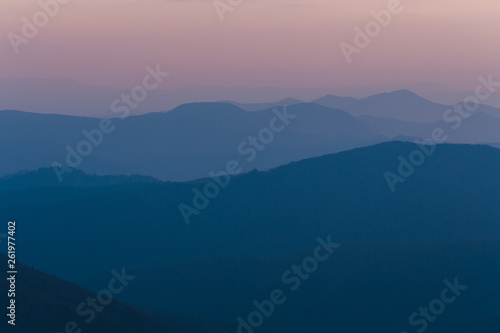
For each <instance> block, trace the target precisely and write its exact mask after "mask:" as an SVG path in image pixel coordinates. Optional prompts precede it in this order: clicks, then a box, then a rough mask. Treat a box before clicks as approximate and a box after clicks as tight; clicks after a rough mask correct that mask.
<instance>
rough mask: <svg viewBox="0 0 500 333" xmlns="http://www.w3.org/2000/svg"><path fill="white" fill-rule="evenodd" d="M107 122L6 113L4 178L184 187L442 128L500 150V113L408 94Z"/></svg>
mask: <svg viewBox="0 0 500 333" xmlns="http://www.w3.org/2000/svg"><path fill="white" fill-rule="evenodd" d="M285 105H287V111H286V113H287V114H290V115H291V116H290V119H289V124H288V123H287V124H285V125H286V127H285V128H284V130H283V131H279V132H276V133H274V134H271V137H265V136H263V138H264V139H261V137H259V135H261V134H262V133H261V131H262V130H263V129H266V128H267V129H268V128H269V126H270V121H271V120H272V119H273V118H275V117H276V114H275V111H273V110H274V109H275V108H277V110H280V111H279V112H281V113H283V112H284V111H283V110H284V109H283V107H284V106H285ZM245 110H247V111H245ZM118 115H119V114H117V115H116V116H118ZM100 122H101V120H100V119H98V118H87V117H73V116H63V115H43V114H34V113H26V112H19V111H0V139H1V141H0V153H1V154H2V155H3V156H6V157H7V158H8V159H9V161H10V162H9V163H5V164H2V165H1V166H0V176H4V175H8V174H13V173H16V172H18V171H22V170H36V169H38V168H42V167H49V166H51V165H53V163H54V162H57V164H56V165H62V166H69V167H73V168H77V169H81V170H84V171H85V172H89V173H95V174H98V175H106V174H125V175H133V174H142V175H148V176H152V177H155V178H158V179H160V180H170V181H185V180H193V179H197V178H203V177H207V176H208V174H209V173H210V172H218V171H219V170H224V169H225V167H226V164H227V163H228V161H231V160H236V161H237V162H238V163H239V165H240V166H241V172H248V171H250V170H252V169H258V170H266V169H269V168H273V167H277V166H280V165H282V164H285V163H289V162H292V161H298V160H301V159H304V158H310V157H315V156H321V155H323V154H330V153H335V152H340V151H344V150H348V149H353V148H358V147H363V146H368V145H371V144H376V143H380V142H383V141H389V140H393V139H396V140H410V141H413V140H415V139H419V140H428V139H430V138H431V137H432V133H433V131H434V130H435V129H437V128H439V129H442V130H443V131H444V132H445V133H446V142H448V143H471V144H482V143H485V144H490V145H492V146H498V145H499V144H500V133H499V132H498V131H497V130H496V129H497V128H500V109H495V108H492V107H489V106H485V105H481V106H480V107H479V109H478V110H477V111H475V112H473V113H470V114H469V113H466V114H464V113H460V112H459V111H454V109H453V107H452V106H447V105H441V104H436V103H433V102H430V101H428V100H426V99H424V98H422V97H419V96H418V95H416V94H414V93H412V92H410V91H406V90H400V91H395V92H392V93H385V94H379V95H375V96H372V97H369V98H366V99H355V98H350V97H336V96H333V95H327V96H325V97H323V98H320V99H318V100H315V101H314V102H313V103H303V102H302V101H300V100H297V99H286V100H283V101H281V102H278V103H263V104H262V103H257V104H241V103H232V102H226V103H191V104H184V105H181V106H179V107H177V108H175V109H173V110H171V111H168V112H159V113H150V114H146V115H142V116H129V117H127V118H126V119H124V120H122V119H120V118H113V121H112V123H111V125H110V126H111V127H112V131H111V133H109V134H108V133H101V135H99V134H96V133H95V130H96V129H99V124H100ZM285 122H288V120H285ZM280 123H283V121H282V120H281V121H280ZM82 131H86V132H87V135H85V134H84V133H83V132H82ZM264 134H265V133H264ZM264 134H262V135H264ZM267 135H268V136H269V133H268V134H267ZM251 137H253V138H254V140H257V143H255V142H251V140H252V139H250V138H251ZM89 138H90V139H89ZM255 138H256V139H255ZM92 140H94V143H93V144H92V145H91V147H90V150H91V153H90V154H88V156H83V155H84V154H82V153H78V149H79V146H78V145H79V144H81V143H82V142H83V141H87V142H89V141H90V142H92ZM262 140H265V142H266V144H262V142H261V141H262ZM259 142H260V143H259ZM89 145H90V143H89ZM13 147H16V148H15V149H13Z"/></svg>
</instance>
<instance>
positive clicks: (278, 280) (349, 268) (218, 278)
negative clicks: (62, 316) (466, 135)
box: [124, 237, 500, 333]
mask: <svg viewBox="0 0 500 333" xmlns="http://www.w3.org/2000/svg"><path fill="white" fill-rule="evenodd" d="M323 238H324V239H326V237H323ZM313 254H314V248H311V249H310V250H309V251H305V252H303V253H299V254H295V255H292V256H287V257H283V258H260V259H227V258H226V259H224V258H212V259H206V260H199V261H195V262H189V263H165V264H162V265H154V266H149V267H137V268H134V269H132V272H134V274H136V275H137V276H140V277H141V279H140V280H138V285H137V286H136V288H133V289H130V290H127V291H125V293H124V297H125V299H127V300H128V301H131V302H138V303H141V302H142V303H144V304H146V303H147V304H149V305H150V306H154V307H156V308H161V309H164V310H165V311H173V310H175V311H179V312H182V313H188V314H192V315H196V316H202V317H210V318H217V319H219V320H224V321H226V322H232V323H233V329H232V330H231V331H233V332H235V331H236V328H237V326H238V323H237V320H236V318H237V317H242V318H245V319H246V318H247V317H248V315H249V314H250V313H251V312H252V311H254V310H255V309H256V307H255V306H254V305H253V304H252V303H253V302H254V301H257V302H259V303H261V302H265V301H266V300H268V299H270V294H271V292H272V291H273V290H275V289H279V290H281V291H283V293H284V296H285V297H286V301H285V302H284V303H283V304H277V305H276V306H275V310H274V312H273V314H272V316H270V317H269V318H266V319H265V324H264V325H263V327H265V328H274V329H280V330H283V331H285V332H290V333H303V332H308V331H310V328H311V327H314V332H321V333H322V332H324V333H327V332H332V331H334V332H339V333H346V332H356V333H358V332H401V331H408V332H416V331H417V329H422V327H423V326H424V322H423V321H422V318H424V317H422V316H421V315H419V316H416V317H414V321H413V322H412V323H413V325H412V323H410V319H409V318H410V316H412V314H413V313H414V312H419V308H421V307H422V308H429V304H431V303H433V306H436V304H434V303H436V302H434V300H436V299H437V300H441V297H443V295H444V296H445V298H450V299H451V298H453V301H448V303H446V302H445V309H444V311H442V313H439V314H438V315H436V314H435V315H433V317H435V318H433V320H432V321H430V320H428V321H427V323H426V325H427V329H428V331H429V332H436V331H440V330H442V329H447V328H453V327H463V328H462V331H460V332H468V333H473V332H481V333H486V332H488V331H481V330H476V331H474V330H472V328H482V327H486V326H484V325H486V323H490V324H491V325H493V326H492V327H495V328H496V329H497V330H498V329H499V328H500V325H499V322H498V320H497V321H494V318H491V319H490V318H488V317H490V316H494V315H495V314H497V313H499V312H500V302H499V301H498V300H499V298H500V289H499V288H497V284H498V281H499V280H500V262H499V261H498V258H500V240H487V239H485V240H477V241H471V242H461V243H454V244H433V245H401V244H380V243H377V244H374V243H369V244H342V245H341V246H340V247H339V248H337V249H335V251H334V252H333V253H332V254H331V256H330V257H328V258H327V259H326V260H325V261H324V262H318V265H317V266H318V268H317V270H309V271H306V270H305V269H302V270H301V273H297V274H289V275H284V273H285V272H287V270H292V267H293V265H299V266H300V265H302V263H303V262H305V261H304V260H306V261H307V259H306V258H311V257H313ZM325 254H326V251H323V252H321V255H325ZM311 267H312V268H314V266H313V265H311ZM300 274H303V275H304V277H305V278H304V279H302V278H300V276H301V275H300ZM297 277H299V278H297ZM294 279H295V280H294ZM297 281H300V283H298V282H297ZM445 281H447V282H445ZM450 283H451V284H452V285H454V284H457V285H458V287H457V288H458V290H449V291H447V292H445V293H442V290H443V289H445V288H450V287H449V284H450ZM157 286H162V287H161V288H158V287H157ZM461 286H465V287H461ZM295 287H297V289H295V290H294V289H293V288H295ZM146 300H147V301H146ZM441 302H443V301H441ZM437 303H439V302H437ZM433 309H434V308H433ZM436 312H441V309H439V311H436ZM431 315H432V312H431ZM417 321H418V322H419V323H418V324H416V325H415V322H417ZM468 322H470V324H467V323H468ZM465 327H468V328H469V330H465V329H464V328H465ZM308 328H309V329H308ZM446 332H448V331H446ZM450 332H451V331H450Z"/></svg>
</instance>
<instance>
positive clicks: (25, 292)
mask: <svg viewBox="0 0 500 333" xmlns="http://www.w3.org/2000/svg"><path fill="white" fill-rule="evenodd" d="M0 261H1V262H2V265H1V267H2V270H4V268H5V271H6V265H5V264H4V263H7V257H6V256H4V255H0ZM119 273H120V274H121V271H120V272H119ZM126 273H128V272H126ZM113 277H114V276H113V274H109V278H108V279H107V281H106V283H105V284H103V285H102V286H101V287H100V288H99V289H106V290H108V291H109V290H110V289H109V282H110V281H111V279H113ZM112 286H113V287H115V288H116V290H118V289H120V288H122V287H123V288H125V289H126V288H127V286H124V285H123V284H120V282H119V280H118V279H115V283H114V284H113V285H112ZM0 287H1V289H2V293H3V292H4V291H5V294H6V293H7V292H6V291H7V290H9V284H8V281H7V280H6V279H2V280H1V282H0ZM15 290H16V292H15V294H16V296H15V301H16V303H15V304H16V320H15V324H16V325H15V326H12V325H10V324H7V323H6V322H7V320H6V319H5V318H6V317H5V314H3V317H5V318H3V320H2V322H1V324H0V331H1V332H30V333H31V332H54V333H56V332H57V333H59V332H64V333H66V332H82V333H204V332H207V333H215V332H220V331H222V330H223V329H225V327H224V326H218V327H217V326H215V325H213V326H212V325H208V324H202V323H201V321H199V320H194V319H186V318H182V319H179V318H176V317H175V316H173V315H169V316H163V317H162V319H158V318H156V317H155V318H153V317H152V316H148V315H145V314H144V313H142V312H140V311H137V310H136V309H134V308H132V307H130V306H128V305H126V304H124V303H122V302H120V301H118V300H117V299H114V298H113V299H111V300H110V299H109V298H107V297H106V296H104V298H102V300H104V301H105V302H104V303H100V298H99V297H98V296H97V294H96V293H92V292H89V291H87V290H85V289H82V288H80V287H79V286H77V285H76V284H74V283H70V282H66V281H63V280H61V279H58V278H56V277H54V276H50V275H47V274H45V273H42V272H40V271H38V270H36V269H33V268H31V267H28V266H25V265H22V264H20V263H19V262H18V263H17V279H16V288H15ZM88 300H94V303H87V302H88ZM7 302H8V300H7V297H6V295H5V296H3V297H2V302H1V304H2V309H4V310H3V312H5V313H7V312H6V311H7V310H5V309H6V307H7V306H8V304H7ZM82 304H86V305H84V306H82V307H81V305H82ZM89 304H90V305H89ZM92 304H95V307H94V305H92ZM78 309H80V310H78ZM78 311H80V312H78ZM79 313H83V314H84V315H80V314H79ZM80 330H81V331H80Z"/></svg>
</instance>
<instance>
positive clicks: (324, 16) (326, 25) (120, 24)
mask: <svg viewBox="0 0 500 333" xmlns="http://www.w3.org/2000/svg"><path fill="white" fill-rule="evenodd" d="M54 1H56V0H44V1H42V3H46V2H54ZM59 1H61V2H68V3H66V4H60V5H59V7H60V8H59V10H58V11H56V12H55V14H54V15H53V16H54V17H50V18H49V19H48V21H47V23H46V25H44V26H41V27H40V28H38V32H37V33H36V34H35V36H34V37H32V38H26V41H27V43H23V44H18V48H17V50H18V51H19V52H18V53H16V52H15V51H14V47H13V42H12V38H13V37H12V36H14V34H15V35H16V36H20V37H23V38H24V36H23V33H22V27H23V25H24V23H23V17H26V18H27V19H28V20H29V21H30V22H33V16H34V15H36V13H38V12H39V11H40V10H41V4H40V2H38V1H33V0H23V1H19V0H2V1H1V2H0V22H1V24H0V36H2V39H1V41H0V59H1V67H0V78H12V77H15V78H18V77H23V78H30V77H37V78H71V79H75V80H78V81H80V82H82V83H84V84H87V85H110V86H115V87H128V86H132V85H134V84H136V83H137V81H138V80H139V79H140V78H142V77H143V76H144V71H145V70H144V68H145V67H146V66H154V65H156V64H160V65H161V68H162V69H163V70H165V71H168V72H170V73H171V76H170V77H169V79H168V83H167V85H168V86H169V87H180V86H184V85H213V86H223V87H224V86H252V87H262V86H272V87H283V86H292V87H306V88H314V87H331V88H334V87H342V86H356V85H367V84H368V85H375V84H384V85H387V84H389V85H399V84H407V83H415V82H435V83H440V84H445V85H448V86H451V87H455V88H460V89H468V88H471V87H474V86H475V85H476V82H477V77H478V76H479V75H487V74H494V75H500V63H499V61H498V59H500V39H499V38H498V31H499V29H498V28H499V27H500V21H499V20H498V17H499V15H500V1H498V0H413V1H412V0H401V2H400V6H401V7H398V8H400V12H399V13H397V14H391V21H390V23H389V24H387V26H385V27H380V32H379V33H377V34H375V35H374V37H371V38H370V40H371V41H370V44H369V45H368V46H367V47H365V48H362V49H361V48H358V50H359V53H356V54H352V57H351V60H352V61H351V62H350V63H348V62H347V61H346V57H345V55H344V54H343V52H342V50H341V47H340V45H341V43H347V44H350V45H353V46H355V43H354V38H355V34H356V33H355V30H354V29H355V28H356V27H359V28H361V29H365V26H366V24H367V23H369V22H370V21H373V20H374V17H373V16H372V14H371V12H372V11H377V12H379V11H381V10H385V9H387V7H388V5H389V3H390V2H391V1H394V0H243V1H241V2H240V3H238V2H237V0H220V1H219V2H218V3H219V5H220V6H226V7H225V8H228V6H230V7H229V8H230V9H231V10H230V11H225V12H224V14H223V18H224V20H223V21H222V20H221V18H220V16H219V13H218V12H217V10H216V9H215V6H214V2H213V1H212V0H175V1H174V0H140V1H139V0H99V1H97V0H71V1H68V0H64V1H63V0H59ZM229 3H233V4H234V5H235V6H231V5H229ZM224 4H225V5H224ZM219 8H222V7H219ZM38 16H39V17H42V16H40V15H38ZM379 26H380V25H379ZM9 36H10V37H9ZM16 40H17V41H18V40H19V39H16Z"/></svg>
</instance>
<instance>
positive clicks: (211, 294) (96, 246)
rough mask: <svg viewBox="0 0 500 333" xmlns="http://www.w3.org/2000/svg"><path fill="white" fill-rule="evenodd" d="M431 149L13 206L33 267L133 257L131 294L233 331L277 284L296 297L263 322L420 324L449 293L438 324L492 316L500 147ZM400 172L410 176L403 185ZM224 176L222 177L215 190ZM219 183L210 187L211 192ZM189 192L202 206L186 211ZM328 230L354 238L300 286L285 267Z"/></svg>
mask: <svg viewBox="0 0 500 333" xmlns="http://www.w3.org/2000/svg"><path fill="white" fill-rule="evenodd" d="M429 149H430V148H429V147H419V146H417V145H415V144H409V143H401V142H394V143H386V144H380V145H376V146H372V147H367V148H362V149H356V150H352V151H347V152H343V153H339V154H334V155H325V156H322V157H318V158H314V159H309V160H303V161H300V162H296V163H291V164H289V165H286V166H282V167H279V168H276V169H273V170H270V171H268V172H257V171H254V172H250V173H248V174H243V175H239V176H237V177H233V178H230V179H229V183H227V181H228V179H226V177H222V178H220V179H217V180H211V179H200V180H198V181H193V182H189V183H135V184H131V183H127V184H123V185H120V184H113V185H109V186H102V187H96V188H94V190H95V191H94V192H84V191H82V190H81V189H82V188H81V187H44V188H39V187H38V188H35V189H32V188H24V189H22V188H21V189H16V190H8V189H4V190H0V219H1V220H8V219H16V221H17V226H18V227H17V236H18V238H19V240H18V243H19V244H18V247H19V249H18V255H19V258H20V259H22V260H23V261H24V262H27V263H28V264H30V265H35V266H36V267H37V268H41V269H43V270H44V271H47V272H49V273H51V274H56V275H58V276H61V277H63V278H65V279H68V280H71V281H75V282H78V283H80V284H82V285H84V286H85V287H87V288H89V289H91V290H95V291H97V290H99V289H100V288H102V285H103V284H106V283H107V282H108V280H109V272H110V270H111V269H113V268H115V269H117V268H120V267H126V269H127V271H128V270H130V272H134V273H133V274H135V275H136V276H137V279H136V281H134V284H131V285H130V288H127V289H126V290H125V291H124V292H123V296H122V295H120V297H123V299H124V300H126V301H127V302H129V303H133V304H138V305H139V306H140V307H141V308H153V309H155V311H157V312H156V313H165V312H166V313H171V312H179V313H182V314H183V315H187V316H189V317H193V316H194V317H202V318H209V319H212V320H215V321H221V322H228V323H230V324H231V323H232V326H231V325H230V326H229V328H228V329H226V330H225V331H227V332H231V331H236V328H237V325H238V323H237V317H238V316H241V317H242V318H244V317H245V316H246V318H248V315H249V314H250V313H252V311H254V309H255V307H256V305H253V304H252V303H253V301H254V300H256V301H258V302H262V301H264V300H265V299H266V298H269V297H271V294H270V293H271V292H272V291H273V290H274V289H277V288H279V289H283V291H285V290H287V294H286V297H287V301H286V302H284V303H283V304H280V306H276V307H275V311H274V312H273V315H272V316H271V315H270V316H269V318H267V316H266V320H265V323H263V324H262V327H260V328H259V330H260V329H261V328H263V329H273V330H277V331H285V332H292V333H302V332H309V331H311V330H313V331H315V332H331V331H338V332H342V333H347V332H349V333H351V332H352V333H358V332H366V331H370V330H371V331H375V332H386V331H387V332H392V331H395V332H416V331H417V328H421V327H423V325H424V322H422V318H421V317H420V316H422V315H421V314H418V316H419V317H413V318H414V319H413V320H418V321H419V323H418V324H417V323H415V322H413V324H412V323H411V322H410V319H409V317H410V316H412V314H413V313H414V312H417V313H419V312H420V307H429V306H430V304H431V302H433V300H434V299H437V298H443V297H446V300H447V302H448V301H450V303H446V304H445V307H446V310H443V311H441V309H440V308H439V309H438V308H434V310H435V312H439V315H436V316H435V317H436V318H434V317H431V318H432V320H431V319H427V325H428V329H427V330H426V332H432V331H433V330H434V331H438V332H439V331H444V332H446V333H448V332H449V331H450V330H452V329H453V328H455V327H458V328H461V329H462V330H463V329H465V328H468V327H470V330H472V331H473V328H479V327H485V328H486V327H488V325H489V326H490V327H491V325H496V324H495V318H496V316H497V315H498V313H500V303H499V302H498V299H500V294H499V288H498V287H497V283H498V281H499V280H500V268H499V266H498V265H499V264H498V258H499V257H500V244H499V243H498V240H499V239H500V224H499V223H498V221H500V208H499V207H500V194H499V192H498V188H499V187H500V171H499V170H500V150H498V149H495V148H492V147H488V146H466V145H440V146H437V147H435V151H434V153H432V154H430V155H429V156H426V154H425V153H422V154H420V155H419V154H417V153H415V152H418V151H428V150H429ZM417 155H418V156H426V157H424V159H425V160H421V161H420V162H419V163H417V164H419V166H415V167H412V166H410V165H408V164H407V163H406V162H401V160H410V159H411V160H412V161H414V162H415V158H416V156H417ZM410 156H413V157H410ZM400 163H403V166H400ZM398 169H400V170H399V171H398ZM413 169H414V170H413ZM387 172H391V173H393V174H394V175H396V174H399V173H402V174H403V175H399V177H402V179H403V180H404V182H401V183H397V184H393V185H394V188H393V189H394V191H392V190H391V188H390V186H389V185H388V182H387V179H386V177H385V175H386V174H387ZM216 183H221V184H224V185H219V186H220V188H219V189H218V190H216V191H215V192H213V191H214V186H215V185H214V184H216ZM225 183H227V185H225ZM208 184H211V185H208ZM205 187H207V188H208V189H209V190H207V191H208V192H206V193H207V194H206V195H207V196H208V198H210V200H208V198H206V199H202V198H201V197H200V194H199V193H201V192H204V191H205ZM210 188H211V189H210ZM96 189H97V190H96ZM198 191H200V192H198ZM210 191H212V192H210ZM72 192H73V193H74V194H73V195H72V196H71V195H69V194H70V193H72ZM216 192H218V193H216ZM214 193H216V194H214ZM66 195H67V198H66V199H65V197H64V196H66ZM195 196H198V198H197V199H195V201H194V202H193V198H194V197H195ZM37 202H41V203H40V204H36V203H37ZM180 204H185V205H186V206H187V205H189V206H191V207H192V209H196V210H197V212H196V213H193V214H192V215H189V216H188V217H186V216H184V217H183V215H182V214H181V211H180V210H179V205H180ZM204 204H206V205H205V206H206V207H205V206H204ZM202 206H203V207H202ZM186 218H187V219H188V220H189V222H190V223H189V224H187V223H186ZM328 235H331V240H332V241H334V242H336V243H340V244H341V246H340V247H339V248H338V249H336V250H335V251H334V253H333V254H332V256H330V257H329V259H328V260H326V261H325V262H322V263H319V265H318V267H317V269H316V268H314V269H312V271H313V272H311V274H309V275H310V276H309V275H308V276H307V277H304V278H301V280H302V281H301V286H300V288H299V289H297V290H295V291H293V292H290V291H291V290H290V286H291V283H285V282H283V273H284V272H286V271H287V270H288V269H292V267H293V266H292V265H294V264H298V265H300V264H303V263H304V259H305V258H307V257H308V256H311V253H313V252H312V251H314V249H315V246H316V245H317V242H318V241H317V238H318V237H322V238H323V239H325V238H327V237H328ZM309 265H311V262H309ZM313 267H314V266H313ZM309 269H310V270H311V266H309ZM294 274H298V272H296V273H294ZM455 278H456V279H457V282H456V283H455ZM445 280H447V281H448V282H449V283H452V284H459V285H462V284H463V285H466V286H467V289H465V290H459V289H456V288H459V287H458V286H457V287H455V289H456V292H457V293H458V292H459V291H463V293H462V294H460V295H458V294H457V295H455V296H457V298H456V299H453V302H451V300H450V299H449V298H450V297H452V295H451V294H449V292H447V293H444V294H442V291H443V289H444V288H445V287H448V288H451V287H450V286H449V285H448V284H447V283H445V282H444V281H445ZM295 281H296V280H295ZM135 282H136V283H135ZM443 295H444V296H443ZM275 298H276V295H275ZM277 298H278V299H282V298H280V297H277ZM259 304H260V303H259ZM432 304H434V305H433V306H438V305H440V303H436V302H433V303H432ZM263 311H265V310H263ZM254 319H255V318H254ZM431 323H432V325H431ZM446 330H448V331H446ZM247 331H249V330H247ZM256 332H258V331H257V330H256ZM479 332H481V331H479ZM486 332H488V331H486ZM245 333H248V332H245ZM464 333H469V332H468V331H464Z"/></svg>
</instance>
